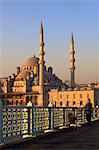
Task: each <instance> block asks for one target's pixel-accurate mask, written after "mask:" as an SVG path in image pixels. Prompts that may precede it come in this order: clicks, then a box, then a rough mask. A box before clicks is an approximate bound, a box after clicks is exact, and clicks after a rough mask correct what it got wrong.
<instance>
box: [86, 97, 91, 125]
mask: <svg viewBox="0 0 99 150" xmlns="http://www.w3.org/2000/svg"><path fill="white" fill-rule="evenodd" d="M85 112H86V119H87V124H88V126H90V125H91V113H92V103H91V102H90V99H88V103H87V104H86V105H85Z"/></svg>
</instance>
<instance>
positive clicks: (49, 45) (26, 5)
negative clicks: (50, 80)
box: [0, 0, 99, 83]
mask: <svg viewBox="0 0 99 150" xmlns="http://www.w3.org/2000/svg"><path fill="white" fill-rule="evenodd" d="M41 20H42V22H43V28H44V42H45V46H44V51H45V56H44V57H45V61H46V66H47V67H49V66H52V67H53V73H55V74H56V75H57V76H58V77H59V78H61V79H62V80H63V81H65V80H70V70H69V56H70V54H69V49H70V38H71V32H73V34H74V41H75V60H76V61H75V66H76V69H75V80H76V82H79V83H86V82H87V83H88V82H95V81H99V1H97V0H0V77H2V76H3V77H4V76H9V75H12V74H13V73H15V68H16V66H22V64H24V62H25V61H26V59H27V58H29V57H31V56H32V55H33V53H34V51H35V53H36V56H37V57H38V52H39V32H40V21H41Z"/></svg>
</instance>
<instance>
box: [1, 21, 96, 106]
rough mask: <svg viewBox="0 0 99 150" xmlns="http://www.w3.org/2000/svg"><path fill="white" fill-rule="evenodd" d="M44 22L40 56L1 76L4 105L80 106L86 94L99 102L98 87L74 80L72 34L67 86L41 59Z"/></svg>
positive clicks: (86, 96)
mask: <svg viewBox="0 0 99 150" xmlns="http://www.w3.org/2000/svg"><path fill="white" fill-rule="evenodd" d="M43 34H44V33H43V25H42V22H41V24H40V43H39V58H37V57H36V56H35V54H34V55H33V56H32V57H30V58H28V59H27V60H26V62H25V63H24V64H23V65H22V67H19V66H17V67H16V74H13V77H12V76H9V77H4V78H0V97H1V98H2V99H3V102H4V105H27V104H28V103H29V102H31V103H32V105H34V106H54V107H55V106H56V107H60V106H62V107H63V106H64V107H66V106H67V107H68V106H69V107H70V106H77V107H81V106H82V107H83V106H84V105H85V104H86V103H87V100H88V98H90V99H91V102H92V105H93V106H94V105H99V88H91V87H88V88H87V87H82V88H79V87H77V86H76V84H75V58H74V54H75V51H74V38H73V33H72V34H71V42H70V72H71V80H70V86H67V85H65V84H64V83H63V82H62V80H61V79H59V78H58V77H57V76H56V75H55V74H53V68H52V67H48V68H47V67H46V65H45V61H44V55H45V52H44V35H43Z"/></svg>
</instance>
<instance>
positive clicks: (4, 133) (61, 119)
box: [0, 101, 99, 143]
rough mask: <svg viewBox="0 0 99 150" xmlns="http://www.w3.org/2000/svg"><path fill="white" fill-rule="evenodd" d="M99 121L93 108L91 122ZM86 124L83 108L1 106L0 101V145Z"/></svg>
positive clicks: (97, 110)
mask: <svg viewBox="0 0 99 150" xmlns="http://www.w3.org/2000/svg"><path fill="white" fill-rule="evenodd" d="M98 119H99V108H93V113H92V121H94V120H98ZM85 122H86V115H85V110H84V108H74V107H69V108H67V107H33V106H3V105H2V101H0V143H7V142H11V141H13V140H16V139H18V138H19V137H20V138H23V137H25V136H32V135H36V134H38V133H41V132H43V133H44V132H45V131H51V130H55V129H60V128H63V127H69V126H71V125H73V126H77V125H79V124H84V123H85Z"/></svg>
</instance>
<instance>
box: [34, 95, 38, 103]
mask: <svg viewBox="0 0 99 150" xmlns="http://www.w3.org/2000/svg"><path fill="white" fill-rule="evenodd" d="M37 104H38V103H37V96H35V105H37Z"/></svg>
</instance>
